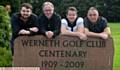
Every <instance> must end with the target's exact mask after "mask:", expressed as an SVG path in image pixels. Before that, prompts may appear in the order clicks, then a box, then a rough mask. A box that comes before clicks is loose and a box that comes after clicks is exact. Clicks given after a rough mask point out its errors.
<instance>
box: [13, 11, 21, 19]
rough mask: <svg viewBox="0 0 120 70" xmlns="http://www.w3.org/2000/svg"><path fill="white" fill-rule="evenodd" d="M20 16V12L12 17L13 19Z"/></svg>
mask: <svg viewBox="0 0 120 70" xmlns="http://www.w3.org/2000/svg"><path fill="white" fill-rule="evenodd" d="M19 16H20V13H19V12H16V13H14V14H13V15H12V17H13V18H18V17H19Z"/></svg>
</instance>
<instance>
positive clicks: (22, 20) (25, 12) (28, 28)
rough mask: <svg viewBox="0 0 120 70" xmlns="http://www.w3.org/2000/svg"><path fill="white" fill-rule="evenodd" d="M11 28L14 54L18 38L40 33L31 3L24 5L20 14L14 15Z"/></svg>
mask: <svg viewBox="0 0 120 70" xmlns="http://www.w3.org/2000/svg"><path fill="white" fill-rule="evenodd" d="M11 26H12V39H11V48H12V53H13V51H14V50H13V47H14V43H13V42H14V40H15V39H16V38H17V37H18V36H21V35H35V34H37V32H38V28H37V27H38V24H37V16H36V15H35V14H33V13H32V6H31V5H30V4H29V3H23V4H22V6H21V8H20V12H18V13H15V14H13V16H12V18H11Z"/></svg>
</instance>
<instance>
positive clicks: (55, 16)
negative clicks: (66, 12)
mask: <svg viewBox="0 0 120 70" xmlns="http://www.w3.org/2000/svg"><path fill="white" fill-rule="evenodd" d="M53 17H54V18H61V17H60V15H59V14H57V13H53Z"/></svg>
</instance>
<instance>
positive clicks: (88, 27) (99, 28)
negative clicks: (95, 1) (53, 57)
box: [84, 7, 111, 39]
mask: <svg viewBox="0 0 120 70" xmlns="http://www.w3.org/2000/svg"><path fill="white" fill-rule="evenodd" d="M84 24H85V33H86V35H87V36H93V37H100V38H102V39H107V38H108V37H109V36H110V34H111V32H110V28H109V27H108V25H107V20H106V19H105V18H104V17H101V16H99V13H98V10H97V9H96V8H95V7H91V8H90V9H89V10H88V13H87V17H86V18H85V19H84Z"/></svg>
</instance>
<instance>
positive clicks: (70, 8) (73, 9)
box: [66, 7, 77, 13]
mask: <svg viewBox="0 0 120 70" xmlns="http://www.w3.org/2000/svg"><path fill="white" fill-rule="evenodd" d="M69 10H71V11H75V12H76V13H77V9H76V8H75V7H69V8H68V9H67V11H66V13H68V11H69Z"/></svg>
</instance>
